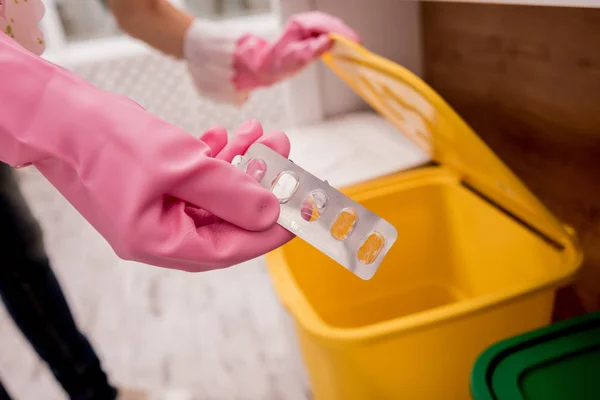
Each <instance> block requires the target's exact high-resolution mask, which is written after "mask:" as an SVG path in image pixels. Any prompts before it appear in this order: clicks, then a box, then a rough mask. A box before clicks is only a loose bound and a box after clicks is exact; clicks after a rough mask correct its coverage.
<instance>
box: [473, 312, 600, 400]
mask: <svg viewBox="0 0 600 400" xmlns="http://www.w3.org/2000/svg"><path fill="white" fill-rule="evenodd" d="M471 393H472V394H473V398H474V399H475V400H599V399H600V312H597V313H593V314H588V315H585V316H583V317H578V318H574V319H571V320H568V321H564V322H561V323H557V324H554V325H551V326H549V327H546V328H543V329H540V330H537V331H533V332H530V333H526V334H524V335H521V336H517V337H514V338H511V339H508V340H505V341H502V342H500V343H497V344H495V345H493V346H492V347H490V348H488V349H487V350H486V351H485V352H484V353H483V354H481V356H479V358H478V359H477V361H476V362H475V366H474V367H473V371H472V374H471Z"/></svg>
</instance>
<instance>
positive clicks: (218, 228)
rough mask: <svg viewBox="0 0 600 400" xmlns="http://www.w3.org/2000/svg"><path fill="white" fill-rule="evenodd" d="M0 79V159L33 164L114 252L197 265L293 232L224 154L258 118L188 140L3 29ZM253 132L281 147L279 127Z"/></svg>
mask: <svg viewBox="0 0 600 400" xmlns="http://www.w3.org/2000/svg"><path fill="white" fill-rule="evenodd" d="M0 87H1V90H0V107H1V108H2V112H0V160H1V161H4V162H6V163H8V164H10V165H12V166H19V165H23V164H28V163H32V164H33V165H35V167H37V168H38V170H39V171H40V172H41V173H42V174H43V175H44V176H45V177H46V178H47V179H48V180H49V181H50V182H51V183H52V184H53V185H54V186H55V187H56V188H57V189H58V190H59V191H60V192H61V193H62V194H63V195H64V196H65V197H66V198H67V199H68V200H69V202H70V203H71V204H72V205H73V206H74V207H75V208H76V209H77V210H78V211H79V212H80V213H81V214H82V215H83V216H84V217H85V218H86V219H87V220H88V221H89V222H90V223H91V224H92V225H93V226H94V227H95V228H96V229H97V230H98V231H99V232H100V234H102V236H104V237H105V238H106V239H107V240H108V242H109V243H110V244H111V246H112V247H113V249H114V250H115V252H116V253H117V254H118V255H119V256H121V257H122V258H125V259H131V260H137V261H140V262H144V263H147V264H153V265H157V266H162V267H167V268H176V269H181V270H186V271H206V270H210V269H214V268H223V267H227V266H230V265H233V264H237V263H240V262H243V261H245V260H248V259H251V258H254V257H257V256H260V255H261V254H264V253H265V252H268V251H269V250H271V249H274V248H276V247H278V246H280V245H281V244H283V243H284V242H285V241H287V240H289V239H290V238H291V235H290V234H288V233H287V232H285V230H284V229H283V228H281V227H279V226H278V225H276V224H275V222H276V220H277V218H278V216H279V203H278V201H277V199H276V198H275V197H274V196H273V195H272V194H271V193H269V192H268V191H266V190H264V189H263V188H262V187H261V186H260V185H259V184H258V183H257V182H256V181H254V180H253V179H252V178H251V177H250V176H249V175H246V174H244V173H243V172H241V171H239V170H237V169H236V168H234V167H233V166H231V165H230V164H229V163H228V162H227V161H228V160H229V159H230V158H231V157H233V155H234V153H238V152H244V151H245V148H246V147H247V146H248V145H249V144H251V143H252V142H253V141H255V140H259V137H260V136H261V134H262V128H261V127H260V125H258V124H256V123H254V122H251V123H249V124H246V125H244V126H243V127H242V128H241V129H240V131H239V134H238V136H237V137H236V138H235V139H234V140H233V141H232V142H231V143H229V144H226V133H225V132H224V130H222V129H213V130H210V131H209V132H207V133H206V134H205V135H204V136H203V140H198V139H196V138H194V137H193V136H191V135H189V134H187V133H186V132H184V131H182V130H181V129H178V128H177V127H175V126H173V125H170V124H168V123H166V122H164V121H162V120H161V119H159V118H156V117H154V116H153V115H151V114H150V113H148V112H146V111H145V110H143V109H142V108H141V107H140V106H139V105H137V104H136V103H134V102H133V101H131V100H129V99H128V98H126V97H122V96H118V95H115V94H111V93H108V92H104V91H102V90H100V89H97V88H95V87H93V86H92V85H90V84H89V83H87V82H85V81H84V80H82V79H81V78H79V77H78V76H76V75H74V74H72V73H70V72H68V71H66V70H64V69H62V68H60V67H57V66H55V65H53V64H51V63H48V62H46V61H44V60H42V59H40V58H39V57H37V56H35V55H33V54H31V53H30V52H28V51H26V50H24V49H23V48H22V47H21V46H19V45H18V44H17V43H16V42H15V41H13V40H12V39H10V38H9V37H8V36H7V35H4V34H0ZM260 140H263V142H264V143H267V144H268V145H270V146H272V147H273V148H275V149H276V150H277V151H280V152H281V153H282V154H284V155H287V153H288V151H289V143H288V141H287V138H286V137H285V135H283V134H282V133H277V134H275V135H272V136H269V137H266V138H265V139H260ZM213 154H215V155H217V158H213V157H212V155H213ZM212 215H215V216H216V217H218V218H216V217H213V216H212Z"/></svg>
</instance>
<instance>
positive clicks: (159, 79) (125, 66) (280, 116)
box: [73, 52, 289, 136]
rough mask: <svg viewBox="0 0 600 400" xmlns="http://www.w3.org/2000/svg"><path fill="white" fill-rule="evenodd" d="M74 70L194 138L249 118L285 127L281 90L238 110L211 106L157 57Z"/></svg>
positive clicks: (178, 70)
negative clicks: (133, 101) (209, 129)
mask: <svg viewBox="0 0 600 400" xmlns="http://www.w3.org/2000/svg"><path fill="white" fill-rule="evenodd" d="M73 71H74V72H75V73H77V74H78V75H81V76H82V77H83V78H85V79H86V80H88V81H89V82H91V83H92V84H94V85H96V86H98V87H100V88H102V89H105V90H108V91H111V92H115V93H119V94H123V95H126V96H128V97H131V98H132V99H133V100H135V101H137V102H138V103H140V104H141V105H142V106H143V107H145V108H146V109H147V110H148V111H150V112H152V113H153V114H155V115H157V116H159V117H161V118H163V119H165V120H167V121H169V122H171V123H173V124H175V125H178V126H179V127H181V128H183V129H185V130H187V131H188V132H190V133H192V134H194V135H195V136H199V135H200V134H201V133H202V132H203V131H204V130H206V129H207V128H208V127H210V126H211V125H214V124H220V125H223V126H224V127H226V128H227V129H228V130H233V129H234V128H235V127H237V126H238V125H240V124H241V123H242V122H244V121H246V120H248V119H250V118H254V119H258V120H259V121H260V122H261V123H262V124H263V126H264V127H265V130H271V129H282V128H285V127H287V126H288V125H289V116H288V112H287V107H286V105H285V102H283V101H282V98H283V92H284V87H283V86H276V87H273V88H269V89H265V90H260V91H257V92H256V93H255V94H254V96H252V97H251V99H250V100H249V102H248V103H247V104H245V105H244V106H243V107H242V108H235V107H231V106H228V105H220V104H215V103H213V102H211V101H210V100H208V99H204V98H202V97H200V96H198V94H197V93H196V90H195V88H194V86H193V84H192V81H191V78H190V77H189V75H188V73H187V69H186V66H185V64H184V63H182V62H179V61H176V60H174V59H172V58H169V57H165V56H163V55H161V54H158V53H156V52H149V53H147V54H140V55H135V56H131V57H123V58H119V59H114V60H101V61H95V62H90V63H86V64H80V65H77V66H75V67H74V68H73Z"/></svg>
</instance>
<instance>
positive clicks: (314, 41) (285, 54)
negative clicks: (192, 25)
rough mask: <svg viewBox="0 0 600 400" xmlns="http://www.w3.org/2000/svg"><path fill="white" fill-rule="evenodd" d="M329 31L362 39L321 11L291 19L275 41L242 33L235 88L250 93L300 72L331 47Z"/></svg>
mask: <svg viewBox="0 0 600 400" xmlns="http://www.w3.org/2000/svg"><path fill="white" fill-rule="evenodd" d="M330 33H338V34H340V35H343V36H346V37H347V38H349V39H352V40H354V41H356V42H360V38H359V37H358V35H357V34H356V33H355V32H354V31H353V30H352V29H350V28H348V27H347V26H346V25H344V23H343V22H342V21H341V20H339V19H338V18H335V17H332V16H330V15H327V14H325V13H322V12H319V11H312V12H306V13H301V14H298V15H295V16H293V17H292V18H290V19H289V20H288V22H287V24H286V26H285V28H284V31H283V33H282V34H281V36H280V37H279V38H278V39H277V40H276V41H275V42H274V43H273V44H269V43H268V42H267V41H265V40H264V39H261V38H258V37H256V36H253V35H244V36H242V37H241V38H240V39H239V40H238V42H237V47H236V50H235V54H234V62H233V65H234V69H235V71H236V74H235V76H234V78H233V82H234V84H235V87H236V89H237V90H238V92H247V91H249V90H252V89H256V88H259V87H262V86H270V85H272V84H274V83H277V82H279V81H281V80H282V79H284V78H287V77H289V76H291V75H294V74H296V73H298V72H299V71H300V70H302V69H303V68H304V67H306V66H307V65H308V64H309V63H310V62H311V61H313V60H314V59H316V58H319V57H320V56H321V55H323V53H325V52H326V51H327V50H329V49H330V48H331V46H332V41H331V39H330V38H329V34H330Z"/></svg>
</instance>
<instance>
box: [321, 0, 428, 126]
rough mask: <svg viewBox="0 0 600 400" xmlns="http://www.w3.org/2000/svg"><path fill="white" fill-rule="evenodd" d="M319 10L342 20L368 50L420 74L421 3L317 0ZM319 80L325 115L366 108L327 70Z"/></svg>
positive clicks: (322, 67) (394, 0) (323, 70)
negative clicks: (356, 34)
mask: <svg viewBox="0 0 600 400" xmlns="http://www.w3.org/2000/svg"><path fill="white" fill-rule="evenodd" d="M316 6H317V9H318V10H321V11H324V12H327V13H330V14H332V15H336V16H338V17H340V18H342V19H343V20H344V21H345V22H346V23H347V24H348V25H349V26H351V27H352V28H353V29H355V30H356V31H357V33H358V34H359V35H360V36H361V38H362V40H363V44H364V45H365V46H366V47H367V48H368V49H369V50H371V51H373V52H375V53H377V54H379V55H381V56H383V57H385V58H388V59H390V60H393V61H395V62H397V63H398V64H402V65H403V66H404V67H406V68H408V69H410V70H411V71H413V72H415V73H416V74H419V75H420V74H421V68H422V67H421V31H420V4H419V3H418V2H413V1H399V0H344V1H339V0H316ZM319 81H320V87H321V97H322V105H323V109H324V112H325V116H331V115H336V114H341V113H345V112H348V111H352V110H356V109H359V108H365V107H366V106H365V105H364V103H363V102H362V101H361V100H360V99H359V98H358V96H356V95H355V94H354V92H353V91H352V90H351V89H349V88H348V87H347V85H346V84H344V83H343V82H342V81H341V80H340V79H339V78H338V77H337V76H336V75H335V74H333V73H332V72H331V71H330V70H329V69H328V68H327V67H325V66H320V68H319Z"/></svg>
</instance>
